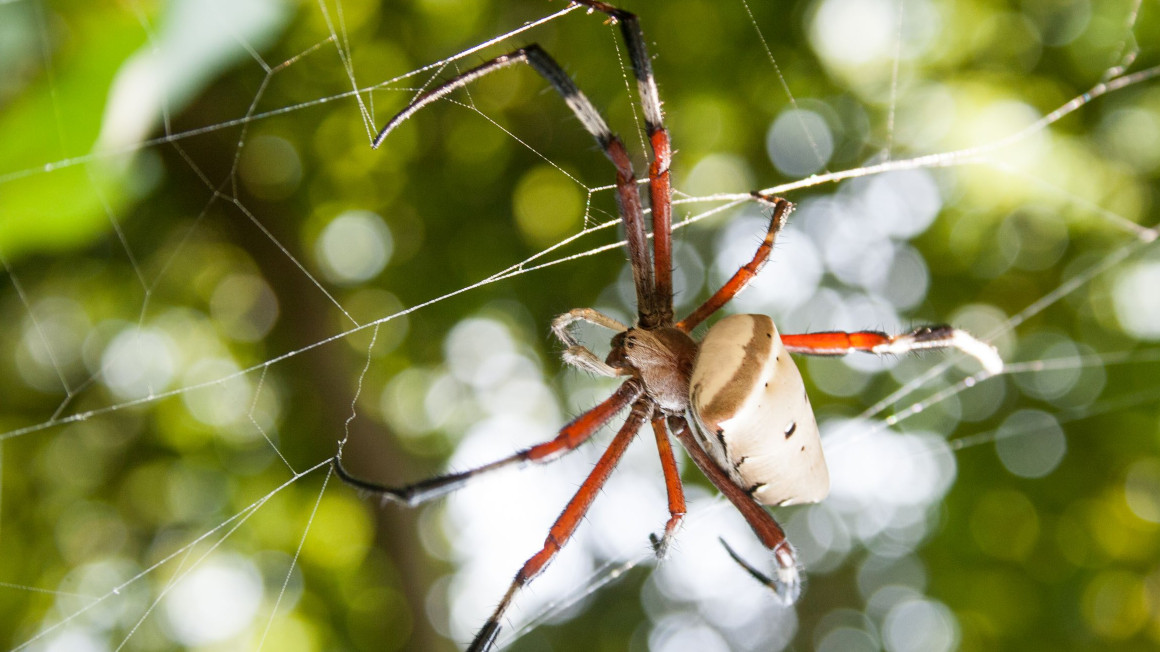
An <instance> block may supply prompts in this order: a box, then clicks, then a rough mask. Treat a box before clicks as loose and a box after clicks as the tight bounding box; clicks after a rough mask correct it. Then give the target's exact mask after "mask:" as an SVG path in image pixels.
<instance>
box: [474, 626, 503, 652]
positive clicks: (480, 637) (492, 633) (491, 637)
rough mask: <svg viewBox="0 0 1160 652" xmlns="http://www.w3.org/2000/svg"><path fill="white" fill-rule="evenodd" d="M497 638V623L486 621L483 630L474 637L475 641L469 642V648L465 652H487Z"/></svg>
mask: <svg viewBox="0 0 1160 652" xmlns="http://www.w3.org/2000/svg"><path fill="white" fill-rule="evenodd" d="M497 636H499V623H498V622H496V621H494V620H489V621H487V624H486V625H484V626H483V629H481V630H479V633H478V634H476V635H475V640H473V641H472V642H471V647H469V648H467V652H487V651H488V650H490V649H491V648H492V646H493V645H495V639H496V637H497Z"/></svg>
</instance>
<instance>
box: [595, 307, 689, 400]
mask: <svg viewBox="0 0 1160 652" xmlns="http://www.w3.org/2000/svg"><path fill="white" fill-rule="evenodd" d="M696 358H697V343H696V342H694V341H693V338H691V337H689V335H688V334H687V333H684V332H682V331H679V330H677V329H676V328H671V327H668V326H664V327H661V328H656V329H643V328H629V329H628V330H625V331H622V332H620V333H617V334H616V335H615V336H614V337H613V338H612V351H611V352H609V354H608V359H607V360H606V362H607V363H608V364H609V365H611V366H613V367H616V368H618V369H628V370H629V371H631V372H632V375H633V376H635V377H636V378H639V379H640V380H641V381H642V382H643V383H644V389H645V393H646V394H648V396H649V397H651V398H652V399H653V400H654V401H656V403H657V405H658V406H660V408H661V411H663V412H665V413H666V414H683V413H684V411H685V408H687V407H688V406H689V377H690V376H691V375H692V373H693V361H694V360H696Z"/></svg>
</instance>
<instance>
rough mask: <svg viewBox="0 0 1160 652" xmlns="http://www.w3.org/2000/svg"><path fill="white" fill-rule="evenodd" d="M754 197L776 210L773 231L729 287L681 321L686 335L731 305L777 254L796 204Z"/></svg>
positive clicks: (772, 198)
mask: <svg viewBox="0 0 1160 652" xmlns="http://www.w3.org/2000/svg"><path fill="white" fill-rule="evenodd" d="M753 198H754V199H756V200H757V201H759V202H761V203H763V204H766V205H769V206H772V207H773V215H772V216H770V220H769V230H768V231H767V232H766V233H765V239H764V240H762V242H761V244H760V245H758V247H757V251H756V252H755V253H754V254H753V259H752V260H750V261H749V262H748V263H746V264H745V265H743V266H742V267H741V269H738V270H737V272H736V273H735V274H733V277H732V278H730V279H729V280H728V281H727V282H726V283H725V285H722V286H721V289H719V290H717V291H716V292H715V293H713V296H711V297H709V298H708V299H707V300H706V301H705V303H702V304H701V305H700V306H699V307H698V308H697V309H696V310H694V311H693V312H692V313H691V314H690V315H689V316H688V317H685V318H684V319H682V320H681V321H679V322H677V328H679V329H681V330H683V331H685V332H686V333H688V332H690V331H692V330H693V329H694V328H696V327H697V326H699V325H700V324H701V322H703V321H705V320H706V319H707V318H708V317H709V316H710V315H712V314H713V313H715V312H717V311H718V310H720V309H721V307H722V306H724V305H725V304H726V303H729V301H731V300H732V299H733V297H735V296H737V293H739V292H741V290H744V289H745V286H747V285H749V282H750V281H752V280H753V279H754V277H756V276H757V272H758V271H760V270H761V267H762V266H763V265H765V263H766V261H768V260H769V254H770V252H772V251H773V243H774V241H775V240H777V233H778V231H780V230H781V227H782V226H784V225H785V220H786V218H787V217H789V214H790V211H792V210H793V204H791V203H789V202H788V201H786V200H784V199H782V198H781V197H767V196H765V195H761V194H758V193H753Z"/></svg>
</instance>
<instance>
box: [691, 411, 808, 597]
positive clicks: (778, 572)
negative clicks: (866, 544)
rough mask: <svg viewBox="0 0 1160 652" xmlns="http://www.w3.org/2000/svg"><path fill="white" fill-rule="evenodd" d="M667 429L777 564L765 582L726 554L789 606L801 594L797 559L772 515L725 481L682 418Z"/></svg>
mask: <svg viewBox="0 0 1160 652" xmlns="http://www.w3.org/2000/svg"><path fill="white" fill-rule="evenodd" d="M669 428H670V429H672V431H673V432H674V433H675V434H676V436H677V439H678V440H679V441H680V442H681V444H682V445H684V447H685V450H686V451H688V453H689V457H691V458H693V463H695V464H696V465H697V467H698V468H700V469H701V472H702V473H704V474H705V476H706V477H708V478H709V481H710V482H712V483H713V484H714V486H716V487H717V489H718V490H720V491H721V493H723V494H725V497H726V498H728V499H729V502H731V503H733V506H734V507H736V508H737V511H739V512H741V515H742V516H744V517H745V521H746V522H747V523H749V527H751V528H753V532H754V533H755V534H757V538H758V539H760V540H761V543H762V544H763V545H764V546H765V547H766V548H768V549H769V550H771V551H773V560H774V562H775V563H776V564H777V568H776V569H775V576H774V577H773V578H769V577H766V576H765V575H762V574H761V573H755V572H754V571H755V569H754V567H753V566H752V565H750V564H748V563H745V562H743V561H741V560H740V558H739V557H737V556H736V554H735V553H733V552H732V551H730V555H732V556H733V558H734V559H737V560H738V562H739V563H741V565H742V567H744V568H745V570H746V571H748V572H750V573H751V574H754V575H755V577H758V579H759V580H761V582H762V583H763V584H766V585H768V586H769V587H770V588H772V589H773V590H774V592H775V593H776V594H777V597H778V598H780V599H781V601H782V602H783V603H785V604H787V605H788V604H793V603H794V601H795V600H797V598H798V596H799V595H800V594H801V576H800V574H799V573H798V569H797V557H796V556H795V555H794V552H793V548H792V547H791V546H790V544H789V541H788V540H787V539H786V538H785V531H784V530H782V529H781V526H780V525H778V524H777V521H776V520H774V518H773V515H772V514H770V513H769V512H768V511H766V509H765V508H764V507H762V506H761V505H759V504H758V503H757V501H755V500H753V497H752V496H750V495H749V494H748V493H746V492H745V490H744V489H742V488H741V487H739V486H737V485H736V484H735V483H734V482H733V481H732V480H731V479H729V476H728V475H726V473H725V472H724V471H722V470H721V467H719V466H717V464H716V462H714V461H713V458H711V457H709V454H708V453H706V452H705V450H704V449H703V448H701V445H700V444H698V443H697V440H696V438H695V436H694V435H693V431H692V430H691V429H690V428H689V422H688V421H686V420H685V418H684V417H669ZM726 549H728V545H726Z"/></svg>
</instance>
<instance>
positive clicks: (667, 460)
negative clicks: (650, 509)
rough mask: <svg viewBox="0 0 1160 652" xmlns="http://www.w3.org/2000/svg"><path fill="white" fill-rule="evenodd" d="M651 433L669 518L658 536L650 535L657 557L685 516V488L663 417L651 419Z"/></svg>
mask: <svg viewBox="0 0 1160 652" xmlns="http://www.w3.org/2000/svg"><path fill="white" fill-rule="evenodd" d="M652 428H653V434H655V435H656V438H657V452H658V453H660V456H661V469H662V470H663V471H664V473H665V489H666V491H667V492H668V497H669V520H668V522H667V523H665V532H664V534H662V535H661V536H660V537H657V536H656V535H652V536H650V537H649V538H650V539H651V540H652V544H653V550H655V551H656V553H657V558H658V559H659V558H663V557H664V556H665V553H666V552H667V551H668V549H669V542H671V541H672V539H673V535H675V534H676V533H677V527H678V526H679V525H680V524H681V520H682V519H684V518H685V489H684V487H682V486H681V472H680V471H679V470H678V469H677V458H676V457H674V456H673V446H672V444H671V443H670V442H669V431H668V430H667V429H666V428H665V419H664V417H657V418H655V419H653V421H652Z"/></svg>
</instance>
